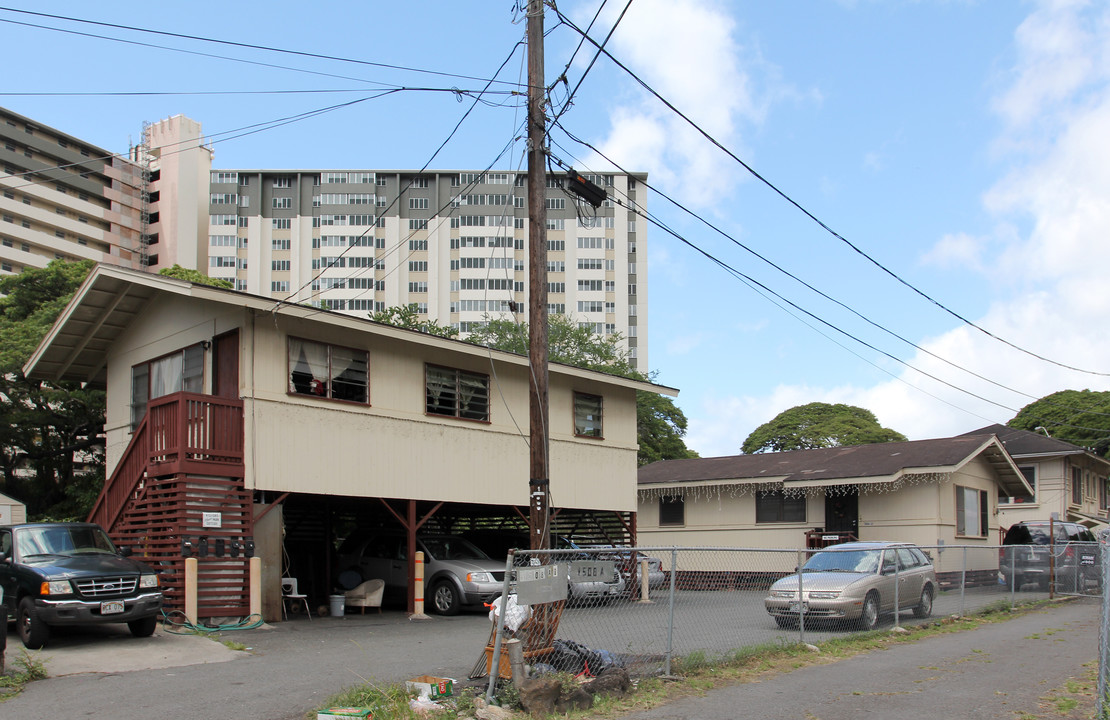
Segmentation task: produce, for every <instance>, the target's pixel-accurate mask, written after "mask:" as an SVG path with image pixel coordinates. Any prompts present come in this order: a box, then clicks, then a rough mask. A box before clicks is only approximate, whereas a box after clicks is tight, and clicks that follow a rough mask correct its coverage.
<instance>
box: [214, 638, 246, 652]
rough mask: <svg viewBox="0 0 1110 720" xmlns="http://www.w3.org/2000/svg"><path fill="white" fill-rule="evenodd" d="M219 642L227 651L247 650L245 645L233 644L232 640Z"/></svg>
mask: <svg viewBox="0 0 1110 720" xmlns="http://www.w3.org/2000/svg"><path fill="white" fill-rule="evenodd" d="M220 642H222V643H223V644H224V647H226V648H227V649H228V650H238V651H245V650H246V649H247V646H246V645H244V644H243V643H241V642H235V641H234V640H221V641H220Z"/></svg>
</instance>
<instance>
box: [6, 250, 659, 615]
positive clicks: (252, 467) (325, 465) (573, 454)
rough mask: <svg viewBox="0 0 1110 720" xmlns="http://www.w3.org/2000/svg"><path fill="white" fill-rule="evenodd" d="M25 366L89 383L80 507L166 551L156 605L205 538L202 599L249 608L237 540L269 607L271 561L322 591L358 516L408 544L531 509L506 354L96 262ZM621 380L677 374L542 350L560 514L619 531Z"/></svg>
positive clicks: (629, 403) (624, 498) (624, 510)
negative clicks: (88, 469)
mask: <svg viewBox="0 0 1110 720" xmlns="http://www.w3.org/2000/svg"><path fill="white" fill-rule="evenodd" d="M25 372H26V374H27V375H28V376H29V377H35V378H41V379H44V380H76V381H81V382H87V383H92V384H94V385H97V386H101V387H106V389H107V414H106V417H107V422H106V427H105V432H106V435H107V475H108V478H109V479H108V481H107V484H106V487H105V489H104V492H103V493H102V494H101V496H100V499H99V500H98V502H97V505H96V508H95V509H94V510H93V513H92V516H91V519H92V520H94V521H96V522H100V523H101V524H102V525H104V526H105V527H106V528H108V530H109V532H110V533H111V534H112V535H113V537H114V538H115V539H117V540H119V541H121V542H123V543H124V544H127V545H131V546H132V547H134V548H135V549H136V551H137V554H138V555H141V556H143V557H145V558H147V559H148V560H149V561H151V562H157V563H159V564H160V565H161V566H162V567H163V569H164V575H165V577H166V578H167V580H168V590H167V592H168V597H169V600H170V604H171V606H175V605H178V604H180V600H181V598H180V592H181V587H182V575H183V567H184V560H183V556H184V555H186V554H194V555H201V558H200V561H201V575H202V577H201V586H202V597H201V613H200V614H201V616H202V617H205V616H234V615H243V614H245V612H244V609H245V608H246V607H247V582H246V577H245V574H244V573H245V572H246V569H245V568H246V562H245V556H246V555H247V554H248V553H250V552H252V551H253V552H254V553H255V554H258V555H260V556H261V557H262V559H263V561H264V568H265V570H264V577H263V585H264V596H265V597H264V614H265V615H266V616H267V618H268V619H270V618H275V617H279V616H280V578H281V577H282V576H283V575H291V576H296V577H298V579H299V580H300V584H299V588H298V589H299V590H301V591H302V592H307V593H309V595H310V597H311V598H313V602H315V601H316V600H317V599H324V600H326V597H327V595H328V593H329V592H334V588H335V585H334V583H335V577H336V574H337V572H338V570H339V569H338V568H335V567H333V566H332V563H333V562H334V555H335V543H336V542H337V540H338V539H339V538H341V537H342V536H343V534H344V533H346V532H350V531H351V530H353V529H354V528H366V527H368V526H371V527H381V528H389V529H398V530H399V529H403V530H404V531H406V533H407V535H408V538H409V546H410V548H414V547H415V533H416V531H417V530H418V529H424V530H426V529H428V528H435V529H436V530H438V531H440V532H450V531H452V530H454V529H456V528H457V527H459V526H461V525H467V524H468V523H473V522H474V518H477V517H487V516H490V515H501V516H506V515H507V516H511V517H515V518H517V519H519V518H520V517H524V518H526V517H527V514H528V513H527V508H528V501H529V461H528V457H529V455H528V438H527V432H528V430H527V428H528V416H529V378H530V374H529V365H528V359H527V358H526V357H523V356H519V355H515V354H511V353H505V352H499V351H491V350H489V349H487V348H483V347H479V346H476V345H471V344H469V343H465V342H462V341H457V340H450V339H444V338H440V337H435V336H432V335H428V334H425V333H421V332H416V331H412V330H405V329H401V328H397V327H393V326H389V325H382V324H378V323H374V322H371V321H369V320H366V319H360V318H356V317H351V316H349V315H342V314H338V313H332V312H328V311H326V310H323V309H320V308H317V307H311V306H305V305H294V304H289V303H283V302H277V301H275V300H273V299H271V298H266V297H260V296H253V295H247V294H244V293H240V292H234V291H230V290H224V289H220V288H215V287H211V286H207V285H199V284H192V283H189V282H184V281H181V280H177V279H172V278H166V277H161V276H157V275H151V274H149V273H143V272H138V271H132V270H127V269H123V268H119V267H112V266H107V265H101V266H98V267H97V268H96V269H94V270H93V272H92V273H91V274H90V275H89V277H88V278H87V279H86V281H85V282H84V284H83V285H82V286H81V287H80V289H79V290H78V291H77V293H76V294H75V296H74V297H73V299H72V301H71V302H70V303H69V305H68V306H67V307H66V309H65V310H64V311H63V312H62V314H61V316H60V317H59V318H58V320H57V322H56V323H55V324H54V326H53V328H52V329H51V330H50V332H49V333H48V335H47V336H46V338H45V339H44V340H43V341H42V343H41V345H40V346H39V348H38V349H37V350H36V352H35V354H34V355H33V357H32V358H31V359H30V360H29V361H28V363H27V365H26V367H25ZM637 390H650V391H652V392H662V393H666V394H671V395H674V394H677V391H675V390H673V389H671V388H666V387H662V386H657V385H653V384H650V383H645V382H638V381H634V380H628V379H625V378H621V377H616V376H611V375H606V374H603V373H598V372H592V371H588V370H581V369H578V368H572V367H567V366H561V365H556V364H552V365H551V369H550V389H549V397H550V417H549V423H550V473H549V477H550V489H551V504H552V507H553V508H556V509H557V510H556V512H557V513H559V514H558V515H557V517H559V518H573V522H575V523H591V522H592V523H601V522H602V520H599V518H608V520H606V521H605V522H608V523H609V527H615V528H617V531H619V532H621V533H626V535H627V531H629V530H631V531H632V532H633V533H634V530H635V511H636V452H637V431H636V391H637ZM626 541H627V540H626ZM413 555H414V553H413V552H411V551H410V552H409V553H408V558H409V566H410V567H409V569H410V572H409V575H408V577H409V578H412V577H414V573H412V572H411V570H412V560H411V559H412V557H413ZM411 590H412V588H411V584H410V606H411V600H412V596H413V593H412V592H411Z"/></svg>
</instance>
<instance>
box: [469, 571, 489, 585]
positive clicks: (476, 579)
mask: <svg viewBox="0 0 1110 720" xmlns="http://www.w3.org/2000/svg"><path fill="white" fill-rule="evenodd" d="M466 581H467V582H472V583H490V582H493V575H490V574H489V573H488V572H472V573H467V574H466Z"/></svg>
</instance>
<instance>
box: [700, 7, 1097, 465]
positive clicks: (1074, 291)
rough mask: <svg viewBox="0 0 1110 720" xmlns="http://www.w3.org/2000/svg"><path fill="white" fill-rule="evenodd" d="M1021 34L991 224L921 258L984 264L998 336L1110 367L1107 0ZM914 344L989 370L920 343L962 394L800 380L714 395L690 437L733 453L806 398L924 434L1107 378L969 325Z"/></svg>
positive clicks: (992, 191) (904, 380)
mask: <svg viewBox="0 0 1110 720" xmlns="http://www.w3.org/2000/svg"><path fill="white" fill-rule="evenodd" d="M1016 45H1017V51H1018V58H1017V62H1016V68H1015V72H1014V75H1013V76H1014V81H1013V83H1012V86H1011V87H1009V88H1007V89H1005V90H1004V92H1003V93H1002V94H1001V95H1000V97H999V99H998V101H997V103H996V108H997V110H998V112H999V113H1000V115H1001V117H1002V118H1003V120H1004V121H1006V123H1007V125H1006V126H1005V128H1004V131H1003V133H1002V135H1001V136H1000V140H999V144H998V146H997V147H998V149H1000V150H1002V151H1004V152H1005V154H1004V155H1001V156H999V159H1000V160H1001V161H1003V162H1004V163H1005V164H1006V165H1008V166H1009V167H1011V170H1010V172H1009V173H1007V174H1006V175H1005V177H1003V178H1001V179H1000V180H999V181H998V182H997V183H996V184H995V185H994V186H993V187H991V188H989V189H988V191H987V192H986V193H985V195H984V201H983V204H984V207H985V209H987V210H988V211H990V212H991V213H993V214H994V215H995V219H996V223H997V224H996V228H995V229H994V230H993V231H992V232H991V234H990V235H989V236H987V237H975V236H972V235H970V234H968V233H962V232H958V231H957V232H953V233H951V234H949V235H946V236H945V237H944V238H942V239H941V240H940V241H939V242H938V243H937V244H936V245H935V246H934V247H933V248H932V249H931V250H930V251H929V252H928V253H927V254H925V255H924V256H923V258H922V259H923V262H926V263H930V264H934V265H938V266H947V267H951V266H954V265H956V264H962V265H963V266H964V267H966V268H969V269H978V270H980V271H981V272H982V274H983V277H984V278H986V279H987V280H988V281H989V282H990V283H991V287H990V290H991V291H992V292H994V293H995V299H994V301H993V302H992V303H991V305H990V306H989V308H988V310H987V312H986V313H984V315H983V316H982V317H976V318H972V320H973V321H974V322H975V323H976V324H977V325H979V326H981V327H983V328H986V329H988V330H989V331H990V332H991V333H992V334H994V335H995V336H997V337H999V338H1003V339H1006V340H1008V341H1010V342H1012V343H1014V344H1015V345H1018V346H1019V347H1021V348H1023V349H1027V350H1029V351H1032V352H1035V353H1037V354H1038V355H1041V356H1044V357H1046V358H1049V359H1052V360H1055V361H1058V362H1059V363H1063V364H1066V365H1071V366H1074V367H1078V368H1082V369H1086V370H1094V371H1098V372H1110V359H1108V358H1110V333H1106V332H1105V331H1104V328H1105V325H1106V318H1107V317H1108V316H1110V281H1108V280H1107V278H1106V272H1105V268H1106V267H1107V266H1110V242H1108V241H1107V237H1108V233H1110V133H1107V131H1106V128H1108V127H1110V63H1108V59H1110V51H1108V50H1110V10H1106V9H1105V6H1104V5H1102V4H1098V5H1090V4H1086V3H1078V2H1066V1H1061V2H1052V1H1046V2H1043V3H1041V4H1040V5H1039V6H1038V8H1037V9H1036V10H1035V11H1034V12H1033V13H1032V14H1031V15H1030V16H1029V18H1027V19H1026V21H1025V22H1023V23H1022V25H1021V27H1020V28H1019V29H1018V31H1017V33H1016ZM954 322H955V321H954ZM920 344H921V345H922V346H923V347H925V348H926V349H928V350H929V351H930V352H932V353H934V354H935V355H936V356H939V357H941V358H946V359H950V360H951V361H953V362H955V363H958V364H959V366H961V367H963V368H967V369H968V370H971V371H972V372H974V373H977V374H978V375H980V376H982V377H981V378H979V377H975V376H973V375H970V374H968V373H967V372H963V371H961V370H958V369H955V368H953V367H952V366H951V365H948V364H946V363H945V362H943V361H941V360H938V359H937V358H936V357H933V356H931V355H929V354H927V353H922V352H918V353H917V354H916V356H914V357H912V358H910V359H909V360H908V362H909V363H910V364H912V365H913V366H914V367H917V368H920V369H921V370H922V371H924V372H926V373H929V374H930V375H933V376H935V377H937V378H940V379H942V380H945V381H947V382H949V383H951V384H952V385H954V386H957V387H958V388H961V389H963V390H966V391H967V392H961V391H960V390H957V389H954V388H952V387H948V386H945V385H943V384H941V383H938V382H937V381H935V380H932V379H929V378H926V377H924V376H923V375H921V374H919V373H917V372H914V371H911V370H900V371H899V373H900V374H899V379H898V380H889V381H885V382H881V383H878V384H876V385H874V386H871V387H842V388H838V389H832V390H830V389H824V388H818V387H811V386H807V385H804V384H799V385H796V386H779V387H777V388H775V389H774V390H773V391H772V392H771V393H769V394H768V395H767V396H761V397H754V396H753V397H726V398H713V399H712V400H710V401H707V403H706V407H704V408H702V409H701V412H698V413H691V416H692V418H693V417H699V418H701V417H706V418H712V420H700V419H699V420H694V419H691V424H690V432H689V435H688V439H689V444H690V446H691V447H693V448H694V449H696V450H698V451H700V452H702V453H703V454H705V455H714V454H732V453H735V452H737V450H738V448H739V445H740V443H742V442H743V440H744V438H745V437H747V435H748V434H749V433H750V432H751V431H752V430H753V429H755V428H756V427H757V426H758V425H759V424H761V423H763V422H766V421H767V420H768V419H770V418H771V417H774V415H776V414H777V413H779V412H781V411H782V410H784V409H787V408H789V407H793V406H794V405H800V404H804V403H808V402H816V401H822V402H845V403H848V404H852V405H858V406H860V407H865V408H867V409H869V410H871V411H872V412H874V413H875V414H876V416H877V417H878V418H879V421H880V423H881V424H882V425H884V426H886V427H891V428H893V429H895V430H898V431H899V432H902V433H904V434H906V435H907V436H909V437H910V438H911V439H921V438H929V437H944V436H949V435H954V434H959V433H962V432H967V431H970V430H973V429H975V428H977V427H981V426H984V425H987V424H991V423H996V422H1006V421H1007V420H1009V419H1010V418H1011V417H1013V415H1014V414H1015V413H1016V411H1017V410H1019V409H1020V408H1021V407H1023V406H1024V405H1026V404H1028V403H1030V402H1032V401H1033V400H1035V399H1037V398H1039V397H1043V396H1044V395H1047V394H1049V393H1052V392H1055V391H1057V390H1063V389H1084V388H1089V389H1092V390H1108V389H1110V378H1106V377H1102V376H1099V375H1093V374H1089V373H1082V372H1075V371H1072V370H1068V369H1065V368H1063V367H1060V366H1059V365H1055V364H1052V363H1049V362H1045V361H1043V360H1040V359H1036V358H1033V357H1030V355H1028V354H1026V353H1023V352H1021V351H1019V350H1017V349H1014V348H1011V347H1007V346H1006V345H1005V344H1003V343H1000V342H998V341H997V340H995V339H992V338H990V337H988V336H986V335H985V334H984V333H982V332H980V331H978V330H976V329H974V328H971V327H969V326H966V325H958V326H954V329H952V330H950V331H948V332H945V333H943V334H941V335H940V336H938V337H935V338H931V339H927V340H923V341H920ZM915 388H921V389H923V390H925V391H926V392H928V393H929V395H926V394H924V393H922V392H920V391H919V390H917V389H915ZM968 393H972V394H973V395H975V396H979V398H977V397H974V396H973V395H969V394H968ZM930 395H931V396H933V397H930Z"/></svg>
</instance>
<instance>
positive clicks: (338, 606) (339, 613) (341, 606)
mask: <svg viewBox="0 0 1110 720" xmlns="http://www.w3.org/2000/svg"><path fill="white" fill-rule="evenodd" d="M328 599H329V600H330V601H331V603H330V605H331V607H329V608H328V612H330V613H331V614H332V616H333V617H343V613H344V612H345V611H346V609H347V608H346V605H347V596H346V595H329V596H328Z"/></svg>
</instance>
